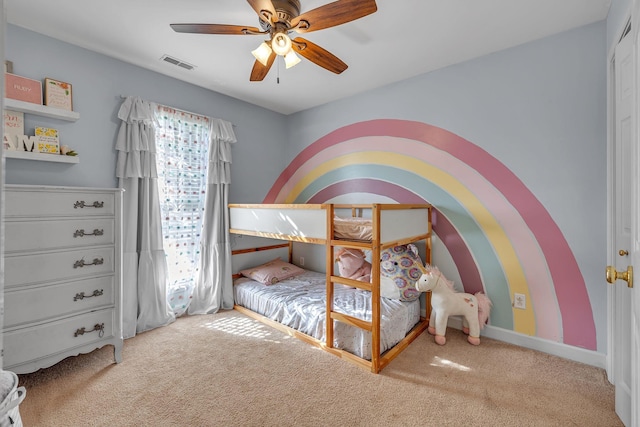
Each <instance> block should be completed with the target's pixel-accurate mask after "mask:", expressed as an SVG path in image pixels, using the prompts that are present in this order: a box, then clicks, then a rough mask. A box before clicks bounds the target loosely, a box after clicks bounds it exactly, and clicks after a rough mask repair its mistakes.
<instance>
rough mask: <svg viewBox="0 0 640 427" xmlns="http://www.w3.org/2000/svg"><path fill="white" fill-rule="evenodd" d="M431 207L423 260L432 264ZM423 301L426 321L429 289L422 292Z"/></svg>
mask: <svg viewBox="0 0 640 427" xmlns="http://www.w3.org/2000/svg"><path fill="white" fill-rule="evenodd" d="M432 215H433V208H432V206H431V205H429V207H428V208H427V224H428V229H427V237H426V239H425V262H426V263H427V264H428V265H431V264H432V261H433V260H432V259H431V257H432V252H431V250H432V246H431V245H432V244H433V228H432V227H433V222H432V220H433V217H432ZM424 303H425V307H424V313H425V319H426V321H427V322H428V321H429V318H430V317H431V291H429V292H425V294H424Z"/></svg>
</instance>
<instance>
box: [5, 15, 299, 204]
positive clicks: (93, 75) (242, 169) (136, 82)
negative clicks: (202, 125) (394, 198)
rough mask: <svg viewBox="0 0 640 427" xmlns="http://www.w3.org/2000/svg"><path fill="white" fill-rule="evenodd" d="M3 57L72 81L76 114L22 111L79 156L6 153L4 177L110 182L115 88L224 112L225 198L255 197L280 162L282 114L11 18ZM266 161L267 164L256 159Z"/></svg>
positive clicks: (29, 128)
mask: <svg viewBox="0 0 640 427" xmlns="http://www.w3.org/2000/svg"><path fill="white" fill-rule="evenodd" d="M5 44H6V58H7V59H8V60H11V61H13V64H14V73H15V74H18V75H21V76H24V77H28V78H32V79H36V80H43V79H44V78H45V77H51V78H54V79H58V80H62V81H65V82H68V83H71V84H72V89H73V106H74V110H75V111H77V112H79V113H80V119H79V120H78V121H77V122H73V123H69V122H64V121H59V120H55V119H48V118H44V117H38V116H33V115H25V131H26V132H27V133H28V134H30V135H33V129H34V127H35V126H46V127H53V128H56V129H58V130H59V131H60V138H61V144H66V145H69V146H70V147H71V148H72V149H74V150H76V151H77V152H78V153H79V157H80V163H79V164H63V163H50V162H38V161H33V160H18V159H7V160H6V182H7V183H10V184H51V185H72V186H88V187H115V186H117V180H116V178H115V162H116V156H115V149H114V144H115V138H116V135H117V132H118V128H119V120H118V119H117V113H118V109H119V108H120V105H121V103H122V99H121V97H120V96H121V95H132V96H140V97H141V98H143V99H147V100H149V101H154V102H158V103H161V104H165V105H169V106H172V107H175V108H179V109H184V110H187V111H192V112H195V113H200V114H203V115H206V116H209V117H215V118H220V119H224V120H228V121H230V122H232V123H233V124H234V125H235V128H234V130H235V132H236V136H237V139H238V143H237V144H235V145H234V147H233V152H232V155H233V161H234V164H233V172H232V184H231V194H230V201H231V202H238V203H240V202H256V201H260V200H262V197H264V194H266V192H267V191H268V189H269V187H270V183H271V182H273V181H275V179H276V178H277V175H278V173H279V171H280V169H282V167H283V165H282V164H281V162H282V160H281V158H280V156H279V155H278V153H279V152H280V151H281V149H282V147H283V146H284V141H285V138H286V135H285V131H284V129H285V126H286V119H287V117H286V116H284V115H282V114H279V113H274V112H273V111H269V110H266V109H263V108H261V107H257V106H254V105H251V104H248V103H246V102H243V101H239V100H237V99H234V98H231V97H228V96H225V95H221V94H219V93H217V92H213V91H210V90H206V89H203V88H200V87H197V86H194V85H191V84H188V83H184V82H181V81H178V80H176V79H173V78H170V77H166V76H163V75H161V74H158V73H155V72H152V71H148V70H145V69H143V68H140V67H137V66H134V65H131V64H128V63H125V62H122V61H119V60H116V59H113V58H110V57H107V56H104V55H101V54H98V53H95V52H91V51H89V50H86V49H83V48H79V47H77V46H74V45H71V44H68V43H64V42H61V41H59V40H55V39H52V38H49V37H45V36H43V35H41V34H38V33H35V32H32V31H28V30H26V29H23V28H21V27H17V26H14V25H8V26H7V36H6V43H5ZM264 165H267V166H264Z"/></svg>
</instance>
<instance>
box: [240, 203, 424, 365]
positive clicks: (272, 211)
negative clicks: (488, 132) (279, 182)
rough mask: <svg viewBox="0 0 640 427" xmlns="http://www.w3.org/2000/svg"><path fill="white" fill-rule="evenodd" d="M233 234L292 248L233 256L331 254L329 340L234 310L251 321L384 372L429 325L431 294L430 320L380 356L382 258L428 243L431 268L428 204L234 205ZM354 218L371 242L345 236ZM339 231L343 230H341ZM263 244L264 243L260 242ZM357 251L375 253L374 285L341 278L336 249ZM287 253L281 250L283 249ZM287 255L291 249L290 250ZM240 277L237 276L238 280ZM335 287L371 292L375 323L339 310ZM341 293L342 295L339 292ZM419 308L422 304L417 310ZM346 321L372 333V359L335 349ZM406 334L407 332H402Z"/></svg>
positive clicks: (328, 257) (420, 322)
mask: <svg viewBox="0 0 640 427" xmlns="http://www.w3.org/2000/svg"><path fill="white" fill-rule="evenodd" d="M229 218H230V230H229V231H230V233H232V234H239V235H248V236H256V237H264V238H268V239H269V240H270V241H271V242H273V241H272V240H271V239H277V240H285V241H288V243H281V244H273V243H272V244H270V245H267V246H265V247H255V248H245V249H240V250H234V251H232V255H234V256H235V255H239V254H247V253H249V252H253V251H256V252H257V251H263V250H272V249H277V248H283V247H284V248H288V261H289V262H290V263H292V251H293V243H294V242H300V243H309V244H315V245H324V246H325V254H326V269H325V275H326V279H323V280H324V281H325V283H326V285H325V286H326V299H324V303H325V304H326V310H325V314H324V316H325V318H324V319H322V321H323V322H325V324H324V333H325V335H324V339H318V338H315V337H313V336H311V335H309V334H306V333H303V332H300V331H299V330H296V329H294V328H292V327H289V326H286V325H283V324H281V323H279V322H277V321H275V320H272V319H270V318H269V317H266V316H264V315H262V314H260V313H257V312H255V311H253V310H250V309H248V308H246V307H243V306H241V305H238V304H237V303H236V305H235V306H234V308H235V309H236V310H238V311H240V312H242V313H244V314H246V315H247V316H250V317H252V318H254V319H257V320H260V321H261V322H263V323H266V324H268V325H270V326H272V327H274V328H277V329H279V330H281V331H284V332H286V333H288V334H290V335H291V336H294V337H296V338H299V339H301V340H303V341H305V342H307V343H310V344H312V345H314V346H316V347H319V348H321V349H323V350H325V351H327V352H329V353H331V354H334V355H336V356H338V357H340V358H343V359H346V360H348V361H350V362H352V363H355V364H356V365H358V366H360V367H362V368H365V369H367V370H370V371H371V372H373V373H379V372H380V371H381V370H382V369H383V368H384V367H385V366H387V365H388V364H389V363H390V362H391V360H393V359H394V358H395V357H396V356H398V354H400V352H401V351H402V350H404V349H405V348H406V347H407V346H408V345H409V344H410V343H411V342H412V341H413V340H415V339H416V338H417V337H418V336H419V335H420V334H421V333H422V332H423V331H424V330H425V329H426V328H427V326H428V323H429V316H430V310H431V303H430V297H431V295H430V294H429V293H427V294H425V299H426V301H425V311H426V313H425V316H422V315H421V314H420V313H418V318H419V320H418V322H417V323H416V324H415V325H414V326H413V327H412V328H411V329H410V330H409V331H408V332H407V333H406V335H404V338H402V339H400V341H398V342H397V343H395V344H394V345H393V346H392V347H390V348H387V349H386V350H385V351H381V345H380V340H381V332H380V331H381V322H382V320H381V317H382V315H381V298H384V297H381V295H380V262H379V260H380V256H381V252H382V251H383V250H385V249H387V248H392V247H394V246H397V245H407V244H410V243H416V244H421V242H424V251H425V259H424V262H426V263H427V264H430V263H431V236H432V225H431V218H432V207H431V205H429V204H354V205H347V204H230V205H229ZM349 218H353V219H354V220H356V221H358V224H357V226H358V227H360V226H361V225H362V224H363V223H367V222H368V223H369V229H368V235H367V236H366V240H363V239H362V238H361V237H362V236H355V237H353V236H351V237H350V236H346V237H345V236H344V235H341V234H340V230H341V229H343V228H344V227H339V226H338V225H337V223H338V222H339V223H340V224H341V225H343V223H344V220H345V219H347V220H348V219H349ZM336 227H337V228H338V229H336ZM258 240H260V239H258ZM336 247H338V248H354V249H361V250H366V251H370V253H371V260H372V262H371V282H370V283H369V282H362V281H357V280H352V279H349V278H345V277H340V276H339V275H338V274H337V272H336V264H335V261H334V253H335V252H334V250H335V248H336ZM281 250H282V249H281ZM285 250H286V249H285ZM238 277H240V275H239V274H234V279H237V278H238ZM336 285H345V286H346V287H349V288H356V289H360V290H364V291H367V292H368V293H367V295H369V293H370V308H371V311H370V319H371V320H370V321H368V320H363V319H362V318H359V317H355V316H351V315H349V314H345V313H344V312H339V311H338V310H336V309H335V308H334V296H335V292H336V291H335V289H336ZM338 292H340V291H338ZM418 306H419V305H418ZM336 321H337V322H343V323H345V324H347V325H351V326H353V327H355V328H359V329H362V330H363V331H366V332H365V333H370V340H371V342H370V344H371V357H370V359H369V358H368V357H363V356H358V355H356V354H353V353H352V352H350V351H346V350H344V349H341V348H336V347H335V346H334V337H335V327H336V326H335V322H336ZM403 333H404V332H403Z"/></svg>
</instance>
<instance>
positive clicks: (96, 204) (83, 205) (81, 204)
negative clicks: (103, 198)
mask: <svg viewBox="0 0 640 427" xmlns="http://www.w3.org/2000/svg"><path fill="white" fill-rule="evenodd" d="M103 207H104V202H98V201H95V202H93V203H92V204H90V205H88V204H86V203H85V201H84V200H81V201H79V202H75V203H74V204H73V208H74V209H78V208H80V209H82V208H103Z"/></svg>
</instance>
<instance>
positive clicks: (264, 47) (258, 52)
mask: <svg viewBox="0 0 640 427" xmlns="http://www.w3.org/2000/svg"><path fill="white" fill-rule="evenodd" d="M271 52H272V50H271V48H270V47H269V45H268V44H267V42H262V44H260V46H258V47H257V48H256V49H255V50H252V51H251V54H252V55H253V56H254V57H255V58H256V59H257V60H258V61H260V63H261V64H262V65H264V66H265V67H266V66H267V62H268V61H269V56H270V55H271Z"/></svg>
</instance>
